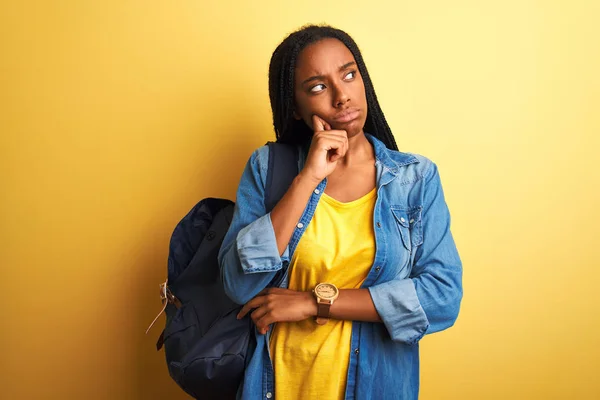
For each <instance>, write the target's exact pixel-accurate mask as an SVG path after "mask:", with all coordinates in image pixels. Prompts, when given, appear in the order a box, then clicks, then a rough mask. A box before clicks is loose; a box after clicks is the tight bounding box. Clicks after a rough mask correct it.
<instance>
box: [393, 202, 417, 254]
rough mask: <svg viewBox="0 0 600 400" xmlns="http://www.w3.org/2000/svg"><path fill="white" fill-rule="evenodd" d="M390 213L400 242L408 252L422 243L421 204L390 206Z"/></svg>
mask: <svg viewBox="0 0 600 400" xmlns="http://www.w3.org/2000/svg"><path fill="white" fill-rule="evenodd" d="M391 210H392V214H394V218H395V219H396V222H397V225H398V229H399V230H400V236H401V237H402V244H403V245H404V248H405V249H406V250H408V251H409V252H413V250H414V249H415V248H416V247H417V246H420V245H421V244H422V243H423V223H422V219H421V214H422V211H423V207H422V206H415V207H404V206H391Z"/></svg>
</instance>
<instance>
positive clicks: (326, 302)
mask: <svg viewBox="0 0 600 400" xmlns="http://www.w3.org/2000/svg"><path fill="white" fill-rule="evenodd" d="M313 293H314V294H315V297H316V298H317V316H316V317H315V321H316V322H317V324H319V325H325V324H326V323H327V321H329V309H330V308H331V305H332V304H333V302H334V301H335V299H337V298H338V296H339V294H340V291H339V290H338V288H337V287H336V286H335V285H334V284H333V283H319V284H318V285H317V286H315V288H314V289H313Z"/></svg>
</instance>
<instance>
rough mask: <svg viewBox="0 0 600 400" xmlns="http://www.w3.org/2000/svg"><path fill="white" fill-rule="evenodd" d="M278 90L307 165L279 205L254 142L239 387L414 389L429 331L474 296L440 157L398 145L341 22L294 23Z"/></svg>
mask: <svg viewBox="0 0 600 400" xmlns="http://www.w3.org/2000/svg"><path fill="white" fill-rule="evenodd" d="M269 92H270V99H271V107H272V110H273V120H274V126H275V132H276V136H277V141H278V142H282V143H289V144H292V145H295V146H298V149H299V151H300V154H301V156H300V160H299V171H300V173H299V174H298V175H297V177H296V178H295V179H294V181H293V183H292V184H291V186H290V188H289V189H288V190H287V192H286V193H285V195H284V196H283V198H282V199H281V200H280V201H279V202H278V204H277V205H276V206H275V208H274V209H273V210H272V211H271V212H267V210H265V206H264V199H263V197H264V187H265V179H266V175H267V168H268V166H267V164H268V162H267V160H268V148H267V147H266V146H265V147H262V148H259V149H258V150H256V151H255V152H254V153H253V154H252V156H251V158H250V160H249V161H248V164H247V165H246V168H245V170H244V173H243V176H242V179H241V182H240V186H239V189H238V193H237V205H236V210H235V215H234V218H233V221H232V224H231V227H230V229H229V231H228V233H227V235H226V237H225V239H224V241H223V245H222V247H221V251H220V254H219V262H220V265H221V275H222V279H223V283H224V286H225V290H226V292H227V294H228V296H230V297H231V298H232V299H233V300H234V301H236V302H237V303H239V304H245V305H244V307H243V308H242V310H241V311H240V314H239V317H240V318H241V317H243V316H244V315H246V314H247V313H251V318H252V320H253V321H254V323H255V325H256V348H255V349H253V353H252V356H251V359H250V360H249V363H248V366H247V368H246V373H245V377H244V381H243V384H242V387H241V388H240V391H239V394H240V396H241V397H242V398H244V399H272V398H277V399H281V400H290V399H320V400H322V399H344V398H345V399H351V398H356V399H361V400H362V399H416V398H417V397H418V388H419V358H418V344H419V340H420V339H421V338H422V337H423V336H424V335H425V334H428V333H433V332H437V331H440V330H443V329H446V328H448V327H450V326H451V325H453V323H454V321H455V320H456V318H457V315H458V310H459V306H460V301H461V299H462V283H461V280H462V265H461V261H460V258H459V256H458V253H457V250H456V247H455V244H454V241H453V239H452V235H451V233H450V215H449V212H448V208H447V206H446V203H445V201H444V195H443V191H442V187H441V183H440V177H439V174H438V170H437V167H436V165H435V164H434V163H432V162H431V161H430V160H428V159H427V158H425V157H423V156H420V155H417V154H410V153H401V152H399V151H397V146H396V143H395V141H394V137H393V136H392V134H391V131H390V128H389V127H388V125H387V122H386V120H385V118H384V116H383V113H382V111H381V108H380V107H379V104H378V102H377V97H376V95H375V91H374V90H373V85H372V83H371V80H370V78H369V75H368V73H367V69H366V67H365V65H364V62H363V59H362V56H361V54H360V51H359V50H358V47H357V46H356V44H355V42H354V41H353V40H352V39H351V38H350V37H349V36H348V35H347V34H346V33H345V32H343V31H340V30H338V29H334V28H331V27H327V26H307V27H304V28H302V29H300V30H299V31H297V32H294V33H292V34H291V35H289V36H288V37H287V38H286V39H285V40H284V41H283V42H282V43H281V44H280V45H279V46H278V47H277V49H276V50H275V52H274V53H273V56H272V59H271V64H270V68H269ZM279 271H282V272H283V273H282V272H279ZM278 272H279V273H278ZM273 285H275V286H278V287H271V286H273ZM267 287H268V288H267ZM273 324H274V325H273ZM271 327H272V329H270V328H271Z"/></svg>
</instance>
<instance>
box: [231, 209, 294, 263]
mask: <svg viewBox="0 0 600 400" xmlns="http://www.w3.org/2000/svg"><path fill="white" fill-rule="evenodd" d="M236 243H237V254H238V257H239V260H240V263H241V266H242V269H243V271H244V273H246V274H253V273H257V272H274V271H279V270H280V269H281V267H282V265H283V263H284V262H286V261H289V249H288V247H286V249H285V251H284V253H283V254H282V255H281V256H280V255H279V249H278V248H277V238H276V237H275V231H274V230H273V224H272V223H271V213H269V214H266V215H264V216H262V217H260V218H259V219H257V220H256V221H254V222H253V223H251V224H250V225H248V226H246V227H245V228H243V229H241V230H240V232H239V233H238V236H237V241H236Z"/></svg>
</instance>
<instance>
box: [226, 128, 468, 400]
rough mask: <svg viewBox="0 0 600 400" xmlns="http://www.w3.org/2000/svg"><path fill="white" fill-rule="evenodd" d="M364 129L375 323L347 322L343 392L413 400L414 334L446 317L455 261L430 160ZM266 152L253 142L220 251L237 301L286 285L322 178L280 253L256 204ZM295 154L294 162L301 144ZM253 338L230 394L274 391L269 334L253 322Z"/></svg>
mask: <svg viewBox="0 0 600 400" xmlns="http://www.w3.org/2000/svg"><path fill="white" fill-rule="evenodd" d="M366 136H367V138H368V139H369V141H370V143H371V144H372V145H373V148H374V150H375V159H376V161H375V167H376V182H377V201H376V203H375V210H374V215H373V228H374V231H375V242H376V252H375V259H374V261H373V265H372V267H371V269H370V272H369V274H368V275H367V278H366V280H365V281H364V283H363V285H362V288H368V290H369V292H370V294H371V297H372V299H373V303H374V305H375V308H376V310H377V312H378V313H379V316H380V317H381V319H382V321H383V323H373V322H360V321H354V322H353V324H352V339H351V348H350V349H348V351H349V352H350V363H349V366H348V375H347V384H346V396H345V398H346V399H360V400H363V399H374V400H375V399H377V400H380V399H417V398H418V392H419V340H420V339H421V338H422V337H423V336H424V335H426V334H429V333H434V332H438V331H441V330H443V329H446V328H448V327H450V326H452V325H453V324H454V322H455V320H456V318H457V316H458V311H459V308H460V302H461V299H462V263H461V260H460V257H459V255H458V252H457V250H456V246H455V244H454V240H453V238H452V234H451V232H450V214H449V211H448V207H447V205H446V202H445V200H444V194H443V191H442V185H441V182H440V176H439V173H438V169H437V166H436V165H435V164H434V163H433V162H432V161H430V160H429V159H427V158H425V157H423V156H421V155H418V154H411V153H402V152H398V151H394V150H389V149H387V148H386V147H385V145H384V144H383V143H382V142H381V141H379V140H378V139H376V138H375V137H373V136H371V135H369V134H366ZM268 151H269V150H268V147H267V146H263V147H261V148H259V149H258V150H256V151H255V152H254V153H253V154H252V156H251V157H250V160H249V161H248V163H247V165H246V167H245V170H244V172H243V175H242V178H241V182H240V184H239V187H238V191H237V203H236V207H235V212H234V216H233V220H232V223H231V226H230V228H229V231H228V232H227V234H226V236H225V239H224V241H223V244H222V246H221V249H220V252H219V264H220V266H221V279H222V281H223V284H224V287H225V292H226V293H227V295H228V296H229V297H230V298H231V299H232V300H233V301H235V302H236V303H238V304H244V303H246V302H248V301H249V300H250V299H252V298H253V297H254V296H256V295H257V294H258V293H259V292H260V291H261V290H262V289H264V288H265V287H267V286H279V287H284V288H285V287H287V284H288V278H287V268H288V265H289V262H290V259H291V257H292V255H293V254H294V250H295V249H296V246H297V244H298V241H299V240H300V238H301V237H302V234H303V233H304V231H305V230H306V228H307V226H308V224H309V223H310V221H311V219H312V217H313V214H314V212H315V208H316V207H317V203H318V202H319V199H320V197H321V194H322V193H323V191H324V190H325V187H326V185H327V179H324V180H323V181H322V182H321V183H320V184H319V185H318V187H317V188H316V189H315V190H314V192H313V193H312V195H311V198H310V200H309V201H308V204H307V205H306V208H305V210H304V213H303V214H302V217H301V218H300V220H299V221H298V222H297V225H296V229H295V231H294V233H293V234H292V237H291V239H290V241H289V244H288V246H287V248H286V249H285V251H284V253H283V255H280V253H279V251H278V248H277V242H276V238H275V233H274V230H273V225H272V223H271V215H270V213H267V211H266V209H265V204H264V194H265V182H266V177H267V168H268V158H269V154H268ZM300 154H301V157H300V158H299V170H301V169H302V167H303V166H304V162H305V160H306V151H303V150H301V153H300ZM269 332H271V330H269ZM255 337H256V345H255V348H254V349H253V351H252V353H251V356H250V359H249V360H247V367H246V371H245V375H244V380H243V383H242V386H241V388H240V390H239V391H238V398H242V399H251V400H257V399H273V398H274V393H275V391H274V384H275V382H274V374H273V367H272V362H271V358H270V354H269V345H268V344H269V337H270V333H268V334H267V335H262V334H260V333H258V331H256V329H255ZM253 347H254V346H253ZM332 361H333V360H332ZM280 400H287V399H280Z"/></svg>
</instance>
